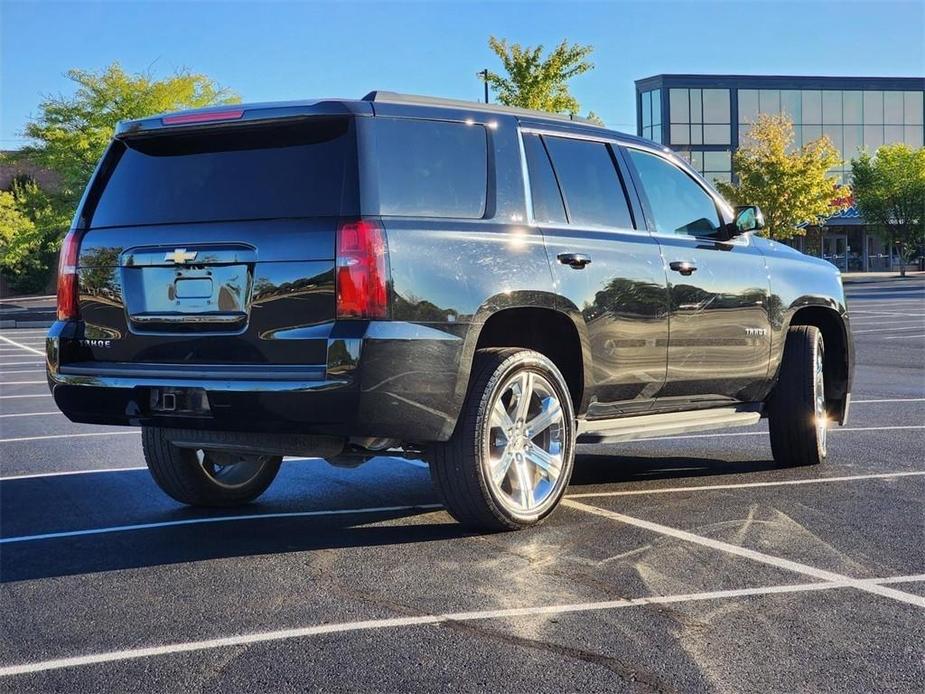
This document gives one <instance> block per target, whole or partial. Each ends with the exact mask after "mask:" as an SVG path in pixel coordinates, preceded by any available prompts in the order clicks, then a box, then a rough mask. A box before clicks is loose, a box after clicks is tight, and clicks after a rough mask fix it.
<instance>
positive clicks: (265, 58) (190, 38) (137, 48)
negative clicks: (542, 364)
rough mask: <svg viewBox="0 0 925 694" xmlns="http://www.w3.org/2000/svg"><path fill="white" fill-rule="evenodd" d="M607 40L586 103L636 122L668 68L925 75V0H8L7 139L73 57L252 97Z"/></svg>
mask: <svg viewBox="0 0 925 694" xmlns="http://www.w3.org/2000/svg"><path fill="white" fill-rule="evenodd" d="M491 34H494V35H495V36H498V37H504V38H508V39H510V40H512V41H517V42H520V43H522V44H528V45H536V44H543V45H544V46H547V47H551V46H553V45H555V44H556V43H558V42H559V41H561V40H562V39H568V40H569V41H570V42H579V43H583V44H591V45H592V46H594V54H593V56H592V61H593V62H594V63H595V66H596V67H595V69H594V70H593V71H592V72H590V73H586V74H585V75H581V76H579V77H577V78H575V79H574V81H573V82H572V92H573V94H574V95H575V96H576V97H577V98H578V100H579V101H580V102H581V106H582V111H588V110H592V111H594V112H596V113H597V114H598V115H599V116H601V117H602V118H603V119H604V121H605V122H606V124H607V125H608V126H609V127H611V128H614V129H617V130H624V131H630V132H633V131H635V122H636V121H635V102H634V87H633V82H634V80H636V79H640V78H642V77H648V76H650V75H654V74H658V73H694V72H696V73H701V72H703V73H726V74H729V73H734V74H778V75H862V76H916V77H918V76H922V75H925V1H923V0H916V1H914V2H888V1H882V2H877V1H867V2H862V1H856V2H852V1H851V0H841V1H840V2H823V1H816V0H802V1H801V2H795V3H788V2H767V1H762V0H742V1H740V2H707V1H701V2H658V1H649V2H567V1H560V2H548V3H547V2H461V1H456V2H441V1H439V0H432V1H431V2H385V1H380V2H373V1H366V2H360V1H353V2H304V1H303V2H256V1H250V2H220V1H206V0H199V1H196V2H185V3H177V2H150V1H131V0H122V1H111V2H98V1H97V2H22V1H20V0H0V149H14V148H16V147H19V146H21V145H22V144H23V143H24V140H22V138H21V132H22V129H23V126H24V124H25V122H26V121H27V119H28V118H29V117H30V116H34V115H35V114H36V113H37V107H38V104H39V102H40V101H41V99H42V97H43V96H46V95H51V94H58V93H63V94H69V93H71V92H72V85H71V83H70V82H69V81H68V80H67V79H66V77H65V76H64V73H65V71H66V70H68V69H69V68H74V67H77V68H82V69H89V70H99V69H102V68H103V67H105V66H106V65H108V64H110V63H111V62H113V61H118V62H120V63H121V64H122V65H123V67H125V68H126V69H127V70H129V71H132V72H138V71H151V72H152V73H153V74H155V75H168V74H171V73H173V72H176V71H177V70H181V69H189V70H191V71H194V72H201V73H204V74H206V75H208V76H209V77H211V78H213V79H215V80H216V81H217V82H219V83H220V84H221V85H222V86H225V87H229V88H231V89H233V90H234V91H236V92H237V93H238V94H240V96H241V97H242V98H243V99H244V101H273V100H285V99H300V98H302V99H304V98H315V97H329V96H339V97H348V98H359V97H361V96H362V95H364V94H366V93H367V92H368V91H370V90H373V89H387V90H394V91H402V92H408V93H414V94H427V95H432V96H444V97H451V98H461V99H468V100H477V99H480V98H481V97H482V85H481V82H480V80H479V79H478V77H477V75H476V73H477V72H478V71H479V70H481V69H483V68H485V67H488V68H490V69H494V70H498V69H499V68H500V64H499V61H498V59H497V57H495V56H494V55H493V54H492V53H491V51H490V50H489V49H488V45H487V40H488V37H489V35H491Z"/></svg>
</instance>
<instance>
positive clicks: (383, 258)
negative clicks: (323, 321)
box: [336, 219, 389, 318]
mask: <svg viewBox="0 0 925 694" xmlns="http://www.w3.org/2000/svg"><path fill="white" fill-rule="evenodd" d="M336 264H337V317H338V318H386V317H387V316H388V311H389V288H388V282H389V250H388V246H387V245H386V241H385V232H384V231H383V229H382V227H381V226H380V225H379V224H378V223H377V222H374V221H372V220H369V219H361V220H359V221H355V222H344V223H343V224H341V225H340V227H339V228H338V230H337V260H336Z"/></svg>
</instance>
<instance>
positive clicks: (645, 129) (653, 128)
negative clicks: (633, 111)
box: [639, 89, 662, 142]
mask: <svg viewBox="0 0 925 694" xmlns="http://www.w3.org/2000/svg"><path fill="white" fill-rule="evenodd" d="M640 98H641V100H642V105H641V106H640V109H641V112H642V115H641V118H642V131H641V132H640V133H639V134H640V135H642V136H643V137H644V138H646V139H647V140H653V141H655V142H661V141H662V93H661V91H660V90H658V89H653V90H651V91H648V92H643V93H642V94H641V95H640Z"/></svg>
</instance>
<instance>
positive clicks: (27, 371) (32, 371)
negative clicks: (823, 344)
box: [0, 368, 854, 404]
mask: <svg viewBox="0 0 925 694" xmlns="http://www.w3.org/2000/svg"><path fill="white" fill-rule="evenodd" d="M40 373H45V369H42V368H38V369H18V370H16V371H0V375H3V376H6V375H8V374H40ZM852 404H854V403H852Z"/></svg>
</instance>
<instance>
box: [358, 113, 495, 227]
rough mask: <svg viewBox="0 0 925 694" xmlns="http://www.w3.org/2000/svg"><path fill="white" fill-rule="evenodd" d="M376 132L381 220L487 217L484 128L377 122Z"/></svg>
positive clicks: (486, 150)
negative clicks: (385, 216)
mask: <svg viewBox="0 0 925 694" xmlns="http://www.w3.org/2000/svg"><path fill="white" fill-rule="evenodd" d="M375 132H376V157H377V161H378V166H379V209H380V214H384V215H402V216H410V217H463V218H468V219H478V218H479V217H482V216H483V215H484V214H485V196H486V190H487V187H488V142H487V135H486V132H485V128H484V127H483V126H481V125H466V124H465V123H445V122H440V121H425V120H412V119H399V118H376V119H375Z"/></svg>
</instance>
